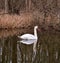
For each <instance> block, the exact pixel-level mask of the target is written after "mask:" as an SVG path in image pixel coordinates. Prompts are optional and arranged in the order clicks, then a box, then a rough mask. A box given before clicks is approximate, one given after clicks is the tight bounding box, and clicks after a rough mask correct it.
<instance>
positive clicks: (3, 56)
mask: <svg viewBox="0 0 60 63" xmlns="http://www.w3.org/2000/svg"><path fill="white" fill-rule="evenodd" d="M22 31H23V30H22ZM22 31H21V30H1V31H0V63H59V62H60V33H47V32H44V33H38V41H37V44H36V49H35V52H36V54H34V51H33V44H31V45H25V44H22V43H20V42H17V41H18V40H19V39H18V37H17V36H18V35H21V34H23V32H22ZM20 32H22V33H20ZM24 33H25V32H24ZM26 33H27V32H26ZM29 33H30V32H29ZM32 33H33V32H32Z"/></svg>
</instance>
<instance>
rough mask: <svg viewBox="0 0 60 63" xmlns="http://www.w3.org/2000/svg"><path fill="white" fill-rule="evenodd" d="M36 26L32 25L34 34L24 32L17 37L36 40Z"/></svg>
mask: <svg viewBox="0 0 60 63" xmlns="http://www.w3.org/2000/svg"><path fill="white" fill-rule="evenodd" d="M37 28H38V26H35V27H34V35H33V34H24V35H22V36H18V37H19V38H21V39H27V40H29V39H35V40H37V39H38V37H37Z"/></svg>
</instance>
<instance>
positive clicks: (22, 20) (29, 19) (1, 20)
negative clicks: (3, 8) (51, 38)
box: [0, 10, 60, 28]
mask: <svg viewBox="0 0 60 63" xmlns="http://www.w3.org/2000/svg"><path fill="white" fill-rule="evenodd" d="M43 21H44V13H43V12H41V13H40V12H39V11H37V10H35V11H33V12H25V13H21V14H20V15H16V14H15V15H9V14H5V15H0V28H20V27H29V26H31V25H32V26H34V25H37V24H39V25H42V26H44V27H46V28H47V27H48V26H49V25H53V26H54V28H55V27H58V26H60V25H59V23H60V21H59V19H58V16H57V15H54V14H48V15H47V17H46V18H45V24H43ZM37 22H38V23H37ZM57 24H58V25H57Z"/></svg>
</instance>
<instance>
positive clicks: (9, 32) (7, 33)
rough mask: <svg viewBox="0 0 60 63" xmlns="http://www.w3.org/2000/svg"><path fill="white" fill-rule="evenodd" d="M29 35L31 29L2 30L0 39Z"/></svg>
mask: <svg viewBox="0 0 60 63" xmlns="http://www.w3.org/2000/svg"><path fill="white" fill-rule="evenodd" d="M28 32H29V33H31V32H32V31H31V29H30V30H29V29H2V30H0V38H3V37H8V36H13V35H18V34H22V33H28Z"/></svg>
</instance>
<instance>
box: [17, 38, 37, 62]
mask: <svg viewBox="0 0 60 63" xmlns="http://www.w3.org/2000/svg"><path fill="white" fill-rule="evenodd" d="M17 42H18V43H22V44H25V45H32V44H33V57H32V61H33V60H34V59H35V57H36V44H37V40H35V39H30V40H27V39H24V40H20V41H17Z"/></svg>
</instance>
